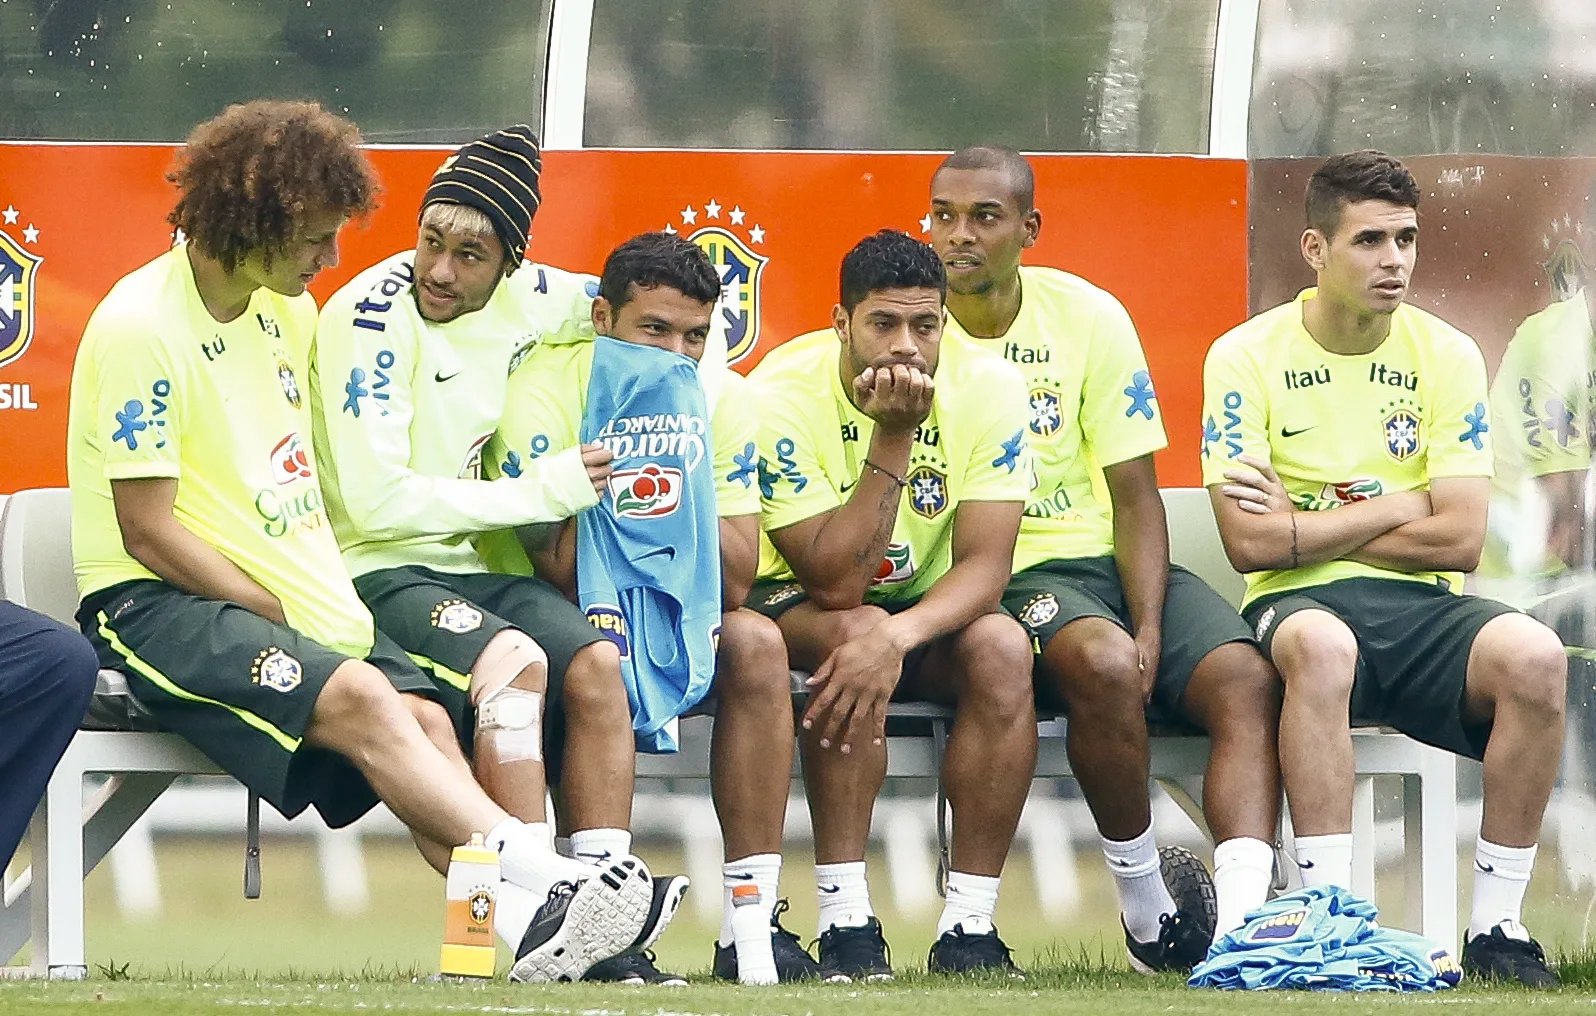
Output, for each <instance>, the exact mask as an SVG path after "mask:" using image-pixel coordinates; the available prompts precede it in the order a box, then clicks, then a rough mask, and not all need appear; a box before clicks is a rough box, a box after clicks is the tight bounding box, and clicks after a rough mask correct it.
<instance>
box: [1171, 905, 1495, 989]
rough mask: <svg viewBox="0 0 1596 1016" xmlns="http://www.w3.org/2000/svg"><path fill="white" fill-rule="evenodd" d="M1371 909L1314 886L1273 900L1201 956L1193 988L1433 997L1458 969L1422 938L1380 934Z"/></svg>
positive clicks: (1442, 951) (1448, 984)
mask: <svg viewBox="0 0 1596 1016" xmlns="http://www.w3.org/2000/svg"><path fill="white" fill-rule="evenodd" d="M1378 916H1379V912H1378V911H1377V910H1376V909H1375V907H1374V904H1373V903H1370V902H1369V901H1367V900H1364V899H1360V898H1359V897H1357V896H1354V895H1352V894H1351V893H1349V892H1347V891H1346V890H1345V889H1336V888H1334V887H1331V886H1316V887H1313V888H1309V889H1302V890H1300V891H1298V892H1294V893H1290V894H1288V895H1286V896H1281V897H1280V898H1278V899H1274V900H1271V901H1269V902H1268V903H1266V904H1265V905H1264V906H1262V907H1259V908H1258V909H1257V910H1254V911H1253V912H1252V913H1250V914H1248V915H1247V923H1246V924H1244V925H1242V926H1241V927H1240V928H1237V929H1236V930H1235V931H1232V932H1231V933H1230V934H1228V935H1225V936H1223V937H1222V938H1220V939H1219V940H1218V941H1216V942H1215V943H1214V944H1213V946H1212V947H1211V948H1210V949H1209V950H1208V958H1207V959H1206V960H1204V961H1203V962H1202V963H1200V964H1198V966H1197V968H1196V969H1195V970H1193V971H1192V973H1191V979H1190V980H1189V981H1188V982H1187V983H1188V984H1189V985H1191V986H1192V987H1193V988H1227V989H1233V990H1234V989H1243V988H1245V989H1249V990H1260V989H1264V988H1319V989H1327V990H1333V991H1438V990H1440V989H1442V988H1451V987H1455V986H1456V985H1457V983H1458V980H1459V979H1460V978H1461V977H1462V974H1463V971H1462V968H1460V967H1459V966H1458V963H1457V960H1456V959H1455V958H1454V957H1453V956H1452V953H1451V952H1450V951H1449V950H1447V949H1445V948H1443V947H1442V946H1440V945H1437V944H1436V943H1435V942H1433V941H1431V940H1430V939H1427V938H1425V937H1424V936H1422V935H1415V934H1413V933H1412V932H1410V931H1401V930H1398V929H1396V928H1382V927H1380V925H1379V923H1378V922H1377V921H1376V920H1375V918H1376V917H1378Z"/></svg>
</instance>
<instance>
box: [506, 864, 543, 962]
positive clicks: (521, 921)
mask: <svg viewBox="0 0 1596 1016" xmlns="http://www.w3.org/2000/svg"><path fill="white" fill-rule="evenodd" d="M547 899H548V894H547V893H544V894H543V895H542V896H538V895H536V894H534V893H533V892H532V891H531V890H529V889H523V888H522V887H520V886H518V885H516V884H515V883H514V882H504V881H501V882H500V883H499V895H498V896H497V897H496V898H495V899H494V901H493V930H494V931H496V932H498V933H499V938H500V939H501V940H502V941H503V942H504V944H505V945H507V946H509V948H510V955H512V956H514V955H515V951H516V949H518V948H520V946H521V938H522V936H524V935H525V934H526V929H527V926H528V925H530V924H531V923H532V918H533V917H535V916H537V912H538V908H539V907H541V906H542V905H543V904H544V902H545V901H546V900H547Z"/></svg>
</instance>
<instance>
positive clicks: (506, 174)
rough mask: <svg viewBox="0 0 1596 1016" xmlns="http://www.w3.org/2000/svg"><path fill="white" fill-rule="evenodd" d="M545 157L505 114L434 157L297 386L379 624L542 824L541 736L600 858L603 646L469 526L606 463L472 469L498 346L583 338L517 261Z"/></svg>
mask: <svg viewBox="0 0 1596 1016" xmlns="http://www.w3.org/2000/svg"><path fill="white" fill-rule="evenodd" d="M542 165H543V162H542V157H541V153H540V152H539V150H538V146H537V139H536V138H535V137H534V136H533V135H532V132H531V130H530V129H529V128H527V127H525V126H519V125H518V126H514V127H509V128H505V129H503V130H499V131H494V132H493V133H491V134H488V135H486V136H484V137H482V138H479V139H477V140H476V141H473V142H470V143H469V144H466V145H464V146H462V147H461V148H460V149H459V150H457V151H456V152H455V153H454V154H453V155H451V156H449V158H447V159H446V160H444V162H443V165H442V166H440V167H439V169H438V170H437V172H436V173H434V174H433V177H432V180H431V182H430V184H429V185H428V187H427V191H426V194H425V195H424V196H423V197H422V202H421V211H420V214H419V216H418V218H419V220H420V221H419V225H418V228H417V236H416V246H415V248H414V249H413V250H406V251H402V252H400V253H398V254H395V255H393V256H391V257H389V258H386V259H384V260H383V261H381V262H379V263H378V264H376V265H374V266H373V267H371V268H369V269H367V270H366V271H364V272H362V273H361V274H359V275H357V276H356V277H355V278H354V279H353V280H351V281H350V282H349V283H348V284H347V285H345V286H344V287H343V288H342V289H340V290H339V291H338V292H337V293H335V294H333V296H332V297H331V298H330V299H329V300H328V301H327V306H326V307H325V308H324V310H323V312H322V315H321V321H320V323H319V325H318V326H317V329H316V346H315V351H314V354H313V356H312V358H311V384H310V398H311V404H312V410H313V412H312V416H313V419H314V423H315V446H316V456H317V459H318V461H319V462H320V463H321V465H322V469H323V479H322V487H323V489H324V490H325V491H326V494H327V514H328V517H329V518H330V520H331V522H332V528H333V533H334V534H335V535H336V536H337V537H338V543H339V547H340V548H341V549H342V551H343V554H344V561H345V564H346V565H347V566H348V568H349V571H350V574H351V575H353V576H354V582H355V590H356V591H357V592H358V593H359V594H360V598H361V599H362V600H363V601H364V602H365V603H366V605H367V606H368V607H369V608H370V609H371V612H372V614H373V616H374V617H375V618H376V622H377V626H378V627H379V628H381V629H382V631H383V632H384V633H385V634H387V635H388V636H389V637H391V638H392V639H393V640H394V641H395V642H396V643H397V644H398V645H399V647H400V648H402V649H403V650H404V651H405V652H406V653H408V654H409V655H410V657H411V658H412V659H414V660H416V661H417V662H419V663H421V664H422V666H423V667H424V668H425V669H426V670H427V672H428V673H430V674H431V675H432V678H433V683H434V685H435V689H436V693H437V696H438V698H439V700H440V701H441V702H442V703H443V704H444V706H445V708H446V709H447V710H448V711H449V718H450V720H451V727H450V729H452V730H455V731H457V732H458V734H459V741H460V747H461V748H462V750H463V751H464V752H465V753H466V754H467V755H468V756H469V757H470V758H471V763H472V771H473V772H474V773H475V775H476V777H477V779H478V780H480V781H481V782H482V784H483V786H484V787H485V788H486V789H487V791H488V793H489V796H491V797H492V798H493V799H494V800H495V801H497V802H498V803H499V804H500V805H501V806H503V807H504V808H505V809H506V810H507V811H509V812H510V813H511V814H513V815H515V816H516V817H517V818H519V819H522V820H523V821H525V822H527V823H529V824H531V825H532V826H534V828H535V829H536V830H537V831H538V833H539V834H540V835H541V834H546V833H547V831H548V830H547V828H546V826H545V818H546V816H545V815H544V793H545V786H544V760H545V750H544V745H545V743H547V745H548V750H547V758H548V761H549V770H548V772H549V775H550V776H551V777H553V782H555V783H556V784H557V785H558V789H559V791H560V794H559V800H560V805H561V812H562V814H561V816H560V817H561V820H562V822H561V826H562V828H563V829H566V830H570V831H571V833H570V836H569V848H570V852H571V853H572V855H573V856H574V857H575V858H576V859H577V860H579V861H583V862H589V863H603V862H606V861H609V860H611V859H615V860H619V859H621V858H625V857H628V856H630V855H631V848H632V837H631V833H630V832H629V831H628V826H629V825H630V823H631V809H632V778H633V768H634V759H633V748H632V725H631V716H630V713H629V710H628V705H627V699H626V690H625V688H624V686H623V685H622V683H621V671H620V657H619V654H618V653H617V652H616V649H615V647H614V645H612V644H611V643H610V642H609V641H608V640H607V639H605V638H604V636H603V634H602V633H601V632H599V631H598V630H597V629H595V628H594V627H593V626H592V625H591V624H589V623H588V622H587V619H586V618H584V617H583V616H582V612H581V611H580V610H578V609H577V608H576V607H575V606H574V605H572V604H571V603H569V602H567V601H566V600H565V598H564V597H563V596H561V595H560V593H559V591H558V590H556V589H555V588H554V587H553V586H550V585H549V584H548V583H547V582H544V581H542V580H541V579H537V578H533V577H531V576H524V575H496V574H493V573H492V572H490V571H488V570H487V568H486V567H485V565H484V563H483V561H482V559H481V557H480V556H479V555H478V553H477V551H476V549H475V547H474V546H473V543H472V538H473V537H474V536H476V535H478V534H480V533H487V532H492V531H495V530H498V529H501V528H503V527H505V526H514V525H525V524H528V523H533V522H547V521H552V520H556V519H563V518H567V517H569V516H571V515H572V514H574V513H575V512H576V511H578V510H579V509H582V508H585V507H588V506H589V505H592V504H594V503H596V502H597V500H598V491H599V490H601V489H602V488H603V487H604V485H605V481H606V478H607V477H608V476H609V472H610V467H609V460H610V453H609V452H608V451H607V450H606V449H604V448H602V447H600V446H598V445H591V446H588V447H578V446H575V445H573V446H571V447H569V448H565V449H562V450H560V451H559V452H558V453H557V454H552V455H549V456H548V457H546V458H545V459H543V460H541V461H540V462H538V463H536V464H535V465H532V466H529V467H528V468H527V469H526V470H525V471H524V473H522V474H521V475H518V476H514V477H503V478H500V479H496V480H491V481H490V480H488V479H484V478H483V476H482V455H483V448H484V446H485V445H486V444H487V442H488V440H489V439H490V438H491V437H492V436H493V434H494V431H495V429H496V428H497V427H498V424H499V419H500V415H501V413H502V411H503V407H504V404H505V394H506V387H507V384H508V379H509V376H510V373H511V371H512V370H513V369H514V367H515V365H516V364H517V363H518V362H519V361H520V360H522V359H524V358H525V357H526V356H527V355H528V354H529V353H530V352H531V351H532V350H533V349H535V348H537V347H538V346H539V345H541V344H544V343H550V342H561V341H586V340H590V339H591V338H592V325H591V323H590V321H589V311H590V308H591V307H592V301H593V292H592V289H593V285H594V283H593V280H592V279H591V278H589V277H587V276H581V275H574V274H572V273H569V272H562V271H560V270H559V269H557V268H552V267H549V266H547V265H539V264H533V263H531V262H526V261H523V255H524V254H525V251H526V243H527V234H528V232H529V230H530V229H531V225H532V218H533V216H534V214H535V213H536V212H537V209H538V205H539V201H540V199H541V191H540V179H541V171H542ZM562 763H564V764H562ZM574 870H581V869H574ZM686 889H687V880H686V879H685V878H683V877H681V876H672V877H670V878H664V877H662V878H660V879H658V880H656V881H655V883H654V892H655V906H654V907H653V909H652V913H651V916H650V920H649V923H648V927H647V928H646V929H645V932H644V934H643V936H642V939H641V940H640V942H639V946H640V948H646V947H647V946H648V945H650V944H652V943H653V941H654V939H656V938H657V937H658V936H659V934H660V933H661V932H662V931H664V929H665V926H666V925H667V924H668V923H669V921H670V919H671V917H672V916H673V915H674V914H675V911H676V907H677V905H678V904H679V903H680V901H681V897H682V894H683V893H684V892H685V891H686ZM641 956H642V954H641V952H636V951H633V952H630V953H629V954H628V957H629V958H628V959H625V960H621V959H619V958H616V961H618V962H621V963H623V964H624V963H626V962H631V961H632V960H631V959H630V957H636V958H637V959H639V960H640V959H641ZM613 966H614V962H606V963H604V964H602V965H600V966H599V968H598V970H597V971H596V973H595V977H602V976H603V975H604V974H605V972H606V971H609V970H611V969H612V968H613Z"/></svg>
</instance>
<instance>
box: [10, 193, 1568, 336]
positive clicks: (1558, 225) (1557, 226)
mask: <svg viewBox="0 0 1596 1016" xmlns="http://www.w3.org/2000/svg"><path fill="white" fill-rule="evenodd" d="M1584 237H1585V220H1584V216H1583V214H1581V215H1571V214H1565V215H1564V216H1563V217H1562V218H1560V219H1555V218H1554V219H1553V220H1552V221H1551V224H1550V225H1549V226H1548V227H1547V230H1546V232H1544V233H1542V234H1541V250H1542V252H1543V253H1544V254H1545V255H1546V260H1545V261H1542V262H1541V270H1542V271H1544V272H1545V273H1546V282H1547V284H1548V285H1550V286H1551V287H1552V299H1553V300H1554V301H1557V302H1561V301H1563V300H1567V299H1568V298H1569V297H1571V296H1573V295H1574V294H1575V293H1577V292H1579V291H1580V289H1581V288H1582V287H1583V286H1584V285H1585V275H1586V273H1587V271H1588V269H1587V268H1586V266H1585V258H1584V255H1582V254H1580V252H1579V245H1580V242H1581V241H1582V240H1583V239H1584ZM4 362H5V361H4V359H0V363H4Z"/></svg>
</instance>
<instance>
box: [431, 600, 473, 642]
mask: <svg viewBox="0 0 1596 1016" xmlns="http://www.w3.org/2000/svg"><path fill="white" fill-rule="evenodd" d="M432 626H433V627H434V628H436V629H438V630H439V631H446V632H448V633H449V634H451V635H468V634H470V633H471V632H474V631H476V630H477V629H478V628H480V627H482V611H480V610H478V609H477V608H475V607H473V606H472V605H471V604H469V603H467V602H466V601H464V600H459V599H450V600H444V601H443V602H441V603H439V604H438V605H437V606H436V607H433V608H432Z"/></svg>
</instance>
